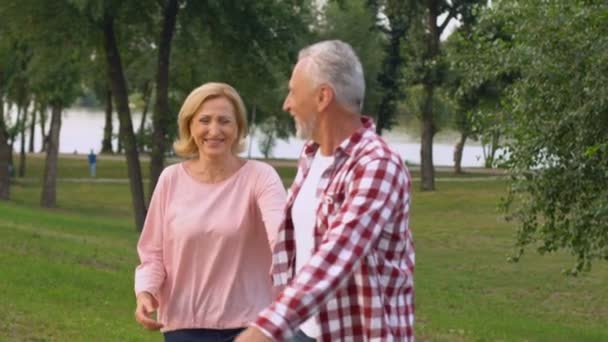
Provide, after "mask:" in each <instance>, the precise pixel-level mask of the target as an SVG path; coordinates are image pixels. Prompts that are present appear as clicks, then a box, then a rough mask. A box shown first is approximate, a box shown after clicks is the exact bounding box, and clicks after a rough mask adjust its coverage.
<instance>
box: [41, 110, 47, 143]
mask: <svg viewBox="0 0 608 342" xmlns="http://www.w3.org/2000/svg"><path fill="white" fill-rule="evenodd" d="M46 118H47V115H46V105H41V106H40V137H41V138H42V143H41V145H42V147H41V148H40V152H45V151H46V141H47V136H48V135H47V133H46Z"/></svg>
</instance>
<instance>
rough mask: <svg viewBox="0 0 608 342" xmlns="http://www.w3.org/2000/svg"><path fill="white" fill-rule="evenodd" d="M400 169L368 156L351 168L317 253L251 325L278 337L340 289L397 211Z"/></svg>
mask: <svg viewBox="0 0 608 342" xmlns="http://www.w3.org/2000/svg"><path fill="white" fill-rule="evenodd" d="M400 170H401V169H400V168H399V167H398V166H397V165H396V164H395V163H394V161H391V160H389V159H378V160H372V161H369V162H367V163H365V164H364V165H358V166H357V168H356V169H354V170H353V172H354V177H353V180H352V182H351V183H350V184H348V185H347V186H346V191H345V194H344V199H343V201H342V202H341V204H342V206H341V207H340V209H339V210H338V211H337V213H336V216H335V218H334V219H333V220H332V222H331V226H329V227H327V232H326V233H325V235H324V237H323V240H322V241H321V244H320V245H319V247H318V249H317V251H316V252H315V253H314V254H313V256H312V257H311V259H310V261H309V262H308V263H307V264H306V265H305V266H304V267H303V268H302V270H301V271H300V272H299V273H298V274H297V275H296V277H295V278H294V279H293V281H292V282H291V284H290V285H289V286H287V287H286V288H285V290H284V291H283V292H282V294H281V295H280V296H279V298H277V300H276V301H275V302H274V303H273V304H272V305H271V306H270V307H268V308H267V309H266V310H264V311H263V312H262V313H261V314H260V316H259V317H258V319H257V320H256V322H255V323H254V325H256V326H258V327H259V328H261V329H262V330H263V331H265V332H266V333H268V334H269V335H271V336H272V337H273V338H274V339H276V340H282V339H284V338H285V337H287V336H289V335H291V334H292V333H293V331H294V330H295V329H296V328H297V327H298V326H299V325H300V324H301V323H302V322H304V321H305V320H306V319H307V318H309V317H310V316H311V315H314V314H315V313H317V312H318V310H319V309H320V306H321V305H322V304H324V303H325V302H327V301H328V300H329V299H330V298H332V297H333V296H334V293H335V292H336V291H338V290H339V289H341V287H342V286H343V285H344V284H345V283H346V282H347V280H348V279H349V278H350V276H351V275H352V274H353V272H354V270H355V269H356V268H357V267H358V266H359V265H360V263H361V261H362V260H363V258H365V257H366V256H367V255H368V253H369V252H370V250H371V248H372V246H374V245H376V244H377V243H378V241H379V238H380V235H381V233H382V231H383V229H385V228H386V227H387V225H388V220H389V219H390V217H391V215H393V213H394V212H395V211H398V210H402V208H400V207H399V205H400V204H399V203H403V201H402V199H403V197H402V196H403V194H404V193H406V192H405V191H404V189H405V188H406V184H407V180H406V177H405V176H404V175H403V173H402V172H400ZM406 196H407V194H406ZM407 201H409V199H407ZM337 204H339V203H336V205H337ZM405 215H407V213H405Z"/></svg>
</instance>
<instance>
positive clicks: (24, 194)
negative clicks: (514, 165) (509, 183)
mask: <svg viewBox="0 0 608 342" xmlns="http://www.w3.org/2000/svg"><path fill="white" fill-rule="evenodd" d="M81 162H84V161H83V160H81ZM112 163H113V164H111V165H113V166H111V167H110V166H108V170H107V174H108V175H115V177H114V178H122V177H119V175H120V172H122V171H120V169H124V163H121V162H120V161H112ZM77 164H78V163H77V161H73V160H72V159H69V160H67V159H65V158H62V159H61V163H60V170H66V171H64V172H73V173H74V174H77V173H78V172H80V171H82V172H83V174H84V175H85V176H86V163H84V166H83V167H82V169H81V170H80V171H78V170H77V168H78V165H77ZM108 164H109V162H108ZM33 165H34V164H33V163H30V168H29V172H31V173H35V172H39V170H35V169H34V166H33ZM40 165H41V164H40ZM100 166H101V163H100ZM38 167H40V166H38ZM279 172H280V173H281V175H282V176H283V177H289V175H293V172H294V171H293V168H289V167H282V168H279ZM64 174H65V173H64ZM80 176H82V175H80ZM28 177H30V176H28ZM32 177H33V176H32ZM64 177H68V176H64ZM418 185H419V184H417V183H415V184H414V188H415V189H418ZM437 188H438V191H436V192H432V193H430V192H419V191H417V190H415V191H414V194H413V202H412V205H413V207H412V218H411V225H412V230H413V232H414V239H415V244H416V251H417V255H416V265H417V266H416V277H415V286H416V310H417V311H416V324H415V327H416V334H417V337H418V338H417V339H418V341H608V327H607V326H606V324H605V322H606V321H607V320H608V296H607V295H606V280H607V279H608V265H607V264H606V263H596V264H595V265H594V268H593V269H592V270H591V272H590V273H587V274H584V275H582V276H579V277H577V278H572V277H567V276H565V275H563V274H562V273H561V270H562V269H563V268H568V267H570V266H572V265H573V263H574V259H573V258H572V257H570V256H568V255H564V254H554V255H548V256H539V255H537V254H536V253H534V252H532V251H530V252H528V253H527V254H526V255H525V256H524V257H523V258H522V260H521V261H520V262H519V263H508V262H506V259H507V257H508V256H509V255H510V253H511V252H512V248H511V246H512V242H513V238H514V227H513V226H511V225H510V224H507V223H505V222H504V221H503V220H502V219H501V218H500V214H499V213H498V212H497V210H496V207H497V203H498V201H499V199H500V197H501V196H502V195H503V194H504V189H505V183H504V182H503V181H500V180H486V181H467V182H462V181H445V182H439V183H437ZM11 192H12V200H11V201H10V202H0V233H1V238H0V341H97V340H103V341H160V340H161V337H160V334H158V333H149V332H147V331H144V330H143V329H141V328H140V327H139V326H138V325H137V324H136V323H135V321H134V319H133V309H134V298H133V290H132V286H133V270H134V267H135V265H136V264H137V257H136V252H135V244H136V241H137V233H135V231H134V229H133V219H132V216H131V204H130V195H129V188H128V185H127V184H106V183H70V182H59V183H58V206H59V208H58V209H53V210H45V209H41V208H39V207H38V202H39V196H40V184H39V182H36V181H28V182H22V181H17V182H16V183H15V184H13V186H12V188H11Z"/></svg>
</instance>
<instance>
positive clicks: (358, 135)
mask: <svg viewBox="0 0 608 342" xmlns="http://www.w3.org/2000/svg"><path fill="white" fill-rule="evenodd" d="M361 124H362V126H361V127H360V128H359V129H357V130H356V131H355V132H354V133H353V134H352V135H351V136H350V137H348V138H346V139H344V141H342V143H340V145H339V146H338V147H337V148H336V151H335V154H338V153H345V154H347V155H349V156H350V155H351V154H352V151H353V148H354V147H355V146H356V145H357V144H358V143H359V142H360V141H361V139H363V137H364V136H365V135H367V134H370V133H375V132H376V125H375V124H374V120H373V119H372V118H371V117H369V116H363V115H362V116H361ZM318 149H319V144H318V143H316V142H314V141H312V140H309V141H308V142H306V144H305V145H304V156H305V157H306V158H307V159H312V158H313V157H314V156H315V153H316V152H317V150H318Z"/></svg>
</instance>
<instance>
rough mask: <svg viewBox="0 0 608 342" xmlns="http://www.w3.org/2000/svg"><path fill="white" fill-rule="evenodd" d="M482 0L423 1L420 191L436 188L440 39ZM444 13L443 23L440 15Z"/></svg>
mask: <svg viewBox="0 0 608 342" xmlns="http://www.w3.org/2000/svg"><path fill="white" fill-rule="evenodd" d="M485 2H486V1H485V0H452V1H447V0H426V1H425V12H426V18H425V28H426V29H425V39H424V43H425V46H424V48H423V51H424V52H423V53H422V56H421V60H420V65H419V71H418V75H417V76H418V79H419V81H420V83H421V84H422V85H423V89H424V94H425V101H424V107H423V111H422V136H421V144H420V162H421V165H420V172H421V183H420V185H421V189H422V190H423V191H429V190H434V189H435V167H434V166H433V138H434V136H435V134H436V133H437V131H438V126H437V123H436V118H435V111H434V108H433V97H434V95H435V90H436V88H437V87H438V86H440V85H441V84H442V82H443V77H444V74H445V73H444V72H445V64H444V63H441V62H442V60H441V49H440V46H441V45H440V37H441V34H442V33H443V31H444V30H445V29H446V27H447V25H448V24H449V23H450V21H451V20H452V19H455V18H459V19H461V20H467V18H470V17H471V16H473V13H474V11H475V9H476V8H477V7H478V6H479V5H482V4H484V3H485ZM443 13H445V14H446V16H445V18H444V19H443V21H442V22H439V16H440V15H441V14H443Z"/></svg>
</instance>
